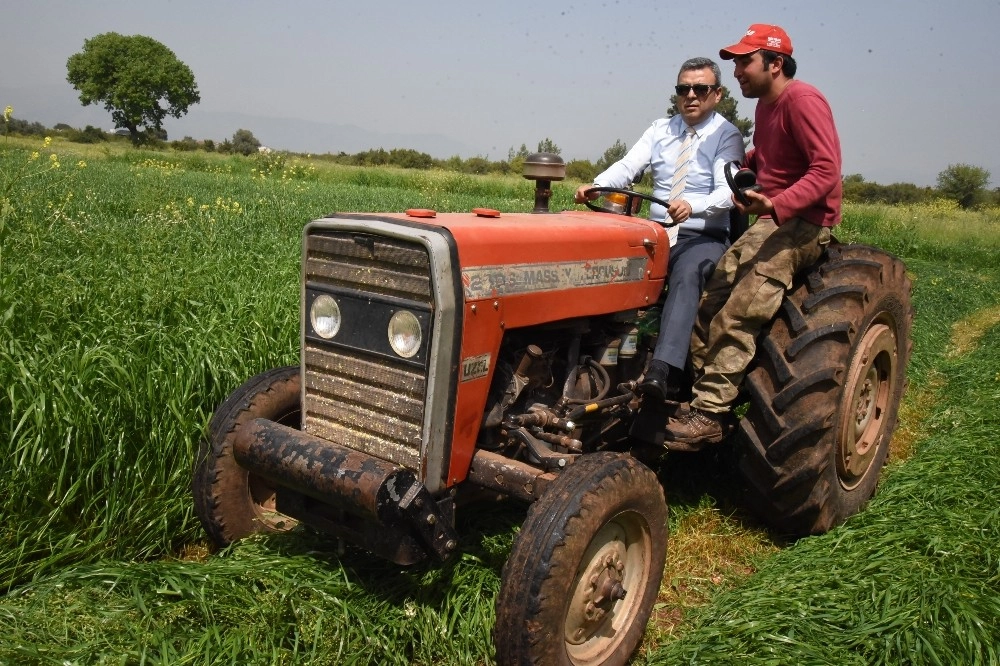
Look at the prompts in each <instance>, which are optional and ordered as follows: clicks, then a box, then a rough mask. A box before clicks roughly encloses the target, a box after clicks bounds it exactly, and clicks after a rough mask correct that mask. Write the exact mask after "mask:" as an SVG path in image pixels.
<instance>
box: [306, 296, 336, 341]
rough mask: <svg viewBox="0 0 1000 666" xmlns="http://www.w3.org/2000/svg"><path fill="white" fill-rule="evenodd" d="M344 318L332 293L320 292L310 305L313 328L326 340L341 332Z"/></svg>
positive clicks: (310, 318)
mask: <svg viewBox="0 0 1000 666" xmlns="http://www.w3.org/2000/svg"><path fill="white" fill-rule="evenodd" d="M343 321H344V318H343V314H342V313H341V310H340V304H339V303H337V299H336V298H334V297H333V296H331V295H330V294H319V295H318V296H317V297H316V298H315V299H314V300H313V302H312V304H311V305H310V306H309V323H310V324H311V325H312V330H313V331H314V332H315V333H316V335H318V336H319V337H321V338H323V339H324V340H330V339H332V338H333V337H335V336H336V335H337V333H339V332H340V327H341V325H342V324H343Z"/></svg>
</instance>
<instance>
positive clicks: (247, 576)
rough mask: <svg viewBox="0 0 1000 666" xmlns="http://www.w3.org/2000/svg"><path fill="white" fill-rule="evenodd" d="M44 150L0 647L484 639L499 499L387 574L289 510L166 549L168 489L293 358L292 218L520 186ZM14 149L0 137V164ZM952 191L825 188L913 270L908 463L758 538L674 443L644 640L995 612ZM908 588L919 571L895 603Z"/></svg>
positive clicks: (145, 656) (24, 286) (819, 639)
mask: <svg viewBox="0 0 1000 666" xmlns="http://www.w3.org/2000/svg"><path fill="white" fill-rule="evenodd" d="M57 149H58V150H59V151H60V154H59V156H58V159H59V161H60V162H61V166H60V167H59V168H58V169H48V170H45V171H44V172H42V173H40V175H39V176H38V177H37V178H36V177H32V178H31V179H22V180H20V181H18V182H17V183H16V184H15V186H14V188H13V196H11V197H10V201H11V202H12V208H11V210H8V209H6V208H5V209H3V210H5V211H7V212H5V213H4V214H3V217H2V218H0V222H2V226H0V240H2V244H0V454H2V455H0V503H2V504H0V506H2V507H3V508H2V512H0V515H2V517H3V520H2V521H0V590H3V591H6V592H7V594H6V595H5V596H4V597H2V598H0V618H2V619H0V626H3V627H4V631H3V632H0V663H7V662H10V663H55V662H59V663H63V662H70V663H72V662H80V663H88V662H91V663H98V662H101V661H115V662H124V663H131V662H152V663H158V662H166V663H188V662H198V663H233V662H234V661H241V662H246V663H400V664H402V663H418V664H431V663H469V664H473V663H484V662H488V661H489V660H490V658H491V657H490V655H491V654H492V650H491V648H490V645H489V640H490V638H489V632H490V627H491V625H492V618H493V615H492V614H493V609H492V603H493V598H494V596H495V593H496V589H497V586H498V585H499V572H500V568H501V567H502V564H503V561H504V559H505V557H506V554H507V552H508V550H509V547H510V543H511V540H512V535H513V533H514V531H515V530H516V525H517V524H518V522H519V520H520V518H521V517H522V516H521V514H520V512H519V511H517V510H512V511H510V510H497V511H495V512H475V513H474V514H462V515H460V517H459V520H460V521H461V525H460V530H461V532H462V534H463V543H462V552H463V555H462V556H461V558H459V559H458V560H457V561H456V562H454V563H452V564H449V565H447V566H445V567H441V568H430V567H416V568H414V569H410V570H401V569H399V568H397V567H394V566H392V565H390V564H387V563H384V562H380V561H372V560H371V559H370V558H368V557H365V556H363V555H359V554H357V553H354V552H353V551H348V552H347V553H344V554H342V555H338V554H337V550H336V546H335V544H331V543H328V542H325V541H323V540H320V539H316V538H310V537H303V536H301V535H286V536H282V537H274V538H271V539H256V540H251V541H249V542H246V543H240V544H237V545H236V546H235V547H234V548H233V549H231V550H230V551H228V552H226V553H223V554H221V555H219V556H212V557H209V558H207V559H205V560H204V561H183V560H181V559H179V558H180V557H181V556H183V555H184V554H185V553H193V552H198V551H199V549H203V547H204V546H203V536H202V534H201V530H200V526H199V525H198V524H197V521H196V520H195V519H194V517H193V515H192V509H191V499H190V489H189V484H190V469H191V464H192V461H193V458H194V451H195V449H196V447H197V442H198V440H199V438H200V437H201V434H202V432H203V431H204V428H205V426H206V423H207V421H208V419H209V418H210V415H211V412H212V410H213V409H214V407H215V406H216V405H217V404H218V403H219V402H221V401H222V399H223V398H224V397H225V396H226V395H227V394H228V392H229V391H231V390H232V389H233V388H234V387H235V386H237V385H239V384H240V383H241V382H242V381H243V380H244V379H246V378H247V377H249V376H251V375H253V374H255V373H256V372H258V371H261V370H264V369H266V368H269V367H274V366H277V365H282V364H286V363H294V362H296V361H297V354H298V350H297V337H298V280H299V257H298V253H299V247H300V233H301V228H302V225H303V224H304V223H306V222H308V221H309V220H311V219H314V218H317V217H320V216H322V215H324V214H326V213H329V212H333V211H351V210H358V211H377V210H396V211H398V210H404V209H406V208H410V207H433V208H437V209H438V210H442V211H444V210H468V209H470V208H472V207H476V206H485V207H492V208H497V209H500V210H505V211H511V210H528V209H530V208H531V206H532V204H533V199H532V184H531V183H528V182H526V181H524V180H522V179H517V178H502V177H489V178H486V177H475V176H467V175H459V174H451V173H446V172H420V171H405V170H400V169H374V168H370V169H360V168H351V167H344V166H339V165H330V164H323V163H316V164H312V163H311V162H309V161H308V160H306V159H304V158H291V157H288V158H283V159H282V160H275V159H274V158H273V157H272V158H268V159H261V158H257V159H245V158H242V157H228V156H219V155H201V154H185V153H171V152H162V153H161V152H155V151H133V150H127V151H112V150H103V151H102V150H100V149H93V148H90V147H85V149H81V152H79V153H74V154H70V153H69V152H67V151H69V150H70V149H69V148H67V147H65V146H58V145H57ZM73 149H74V150H75V148H73ZM31 153H32V148H31V147H30V146H13V147H12V146H0V173H2V174H11V173H14V172H15V171H16V170H17V169H19V168H21V167H22V166H23V165H24V164H26V163H27V162H28V161H30V160H31ZM42 159H43V160H44V159H48V158H47V156H46V155H43V156H42ZM81 164H82V166H81ZM574 188H575V184H570V183H555V184H554V190H555V197H554V202H553V207H554V208H557V209H558V208H568V207H570V205H571V204H570V196H571V193H572V190H573V189H574ZM925 213H926V214H925ZM934 215H937V217H934ZM964 215H965V214H959V213H956V212H955V211H950V212H949V211H944V212H938V213H934V214H933V215H932V214H931V212H930V211H924V212H921V213H920V214H919V215H918V214H914V213H913V212H912V211H897V210H894V209H880V208H875V207H850V208H848V210H847V211H846V215H845V218H846V219H845V223H844V225H843V226H842V227H841V228H840V229H838V232H837V233H838V236H840V237H841V238H842V239H845V240H852V241H862V242H871V243H873V244H878V245H882V246H884V247H886V248H887V249H890V250H891V251H895V252H897V253H899V254H901V255H902V256H903V257H904V258H905V259H906V260H907V263H908V266H909V268H910V270H911V271H912V273H913V276H914V284H915V294H914V299H915V304H916V308H917V319H916V322H915V326H914V338H915V341H914V348H915V354H914V358H913V360H912V363H911V370H910V376H911V394H913V393H914V389H916V390H917V391H919V390H927V391H930V392H932V399H931V400H929V401H928V403H927V404H928V406H927V407H926V408H925V409H924V410H923V411H920V412H917V413H916V414H915V415H914V416H913V417H912V418H914V419H915V420H919V421H920V424H921V425H922V428H923V430H922V431H921V432H923V433H925V434H924V435H923V436H922V439H921V440H920V441H918V442H917V445H916V455H915V456H914V458H913V459H911V460H910V461H908V462H906V463H903V464H901V463H895V464H894V466H893V467H892V468H891V470H890V473H889V474H888V475H887V478H886V483H885V484H884V487H883V489H882V491H881V492H880V494H879V496H878V498H877V500H876V502H875V503H874V504H873V506H872V507H871V508H870V509H869V510H868V511H866V512H865V513H863V514H862V515H861V516H859V517H857V518H856V519H854V520H852V521H850V522H849V523H848V524H847V525H846V526H844V527H842V528H839V529H838V530H837V531H835V532H834V533H832V534H830V535H828V536H826V537H819V538H813V539H806V540H803V541H801V542H799V543H798V544H796V545H795V546H794V547H792V548H787V549H785V550H781V546H783V544H776V543H774V542H772V541H770V540H769V539H768V537H767V535H766V533H765V532H763V531H762V530H760V529H758V528H756V527H755V526H754V525H753V524H752V523H750V522H749V521H747V520H746V519H745V518H744V517H743V516H742V514H741V513H740V512H739V508H738V507H736V506H734V505H733V504H732V501H731V498H730V497H729V496H728V495H727V491H726V488H727V480H726V478H725V476H724V475H720V474H716V473H715V471H714V470H710V471H709V473H707V474H706V473H705V472H704V470H702V473H701V476H698V474H697V473H695V472H696V470H693V469H692V466H696V465H698V464H701V465H703V466H707V465H710V464H712V461H701V462H700V463H699V461H696V460H690V461H688V462H687V463H678V464H676V465H673V466H672V467H671V468H670V469H668V470H667V471H666V473H665V475H664V481H665V483H666V484H667V485H666V488H667V493H668V499H669V500H670V503H671V509H672V516H671V527H672V529H673V531H674V533H675V535H676V536H677V539H676V541H675V543H674V544H673V545H672V550H671V562H670V563H668V572H667V575H666V577H665V583H664V590H665V591H664V594H663V596H662V597H661V602H660V604H658V608H657V611H656V615H655V618H654V619H655V622H656V626H654V627H653V628H652V629H651V631H650V633H649V643H648V644H647V645H646V647H645V652H644V653H643V654H644V656H643V657H642V658H648V659H650V660H651V661H654V662H657V663H660V662H661V661H663V660H665V659H667V658H670V659H673V658H674V657H675V656H676V657H679V658H681V659H684V660H689V661H694V662H701V663H711V662H712V660H713V659H716V658H718V659H721V660H723V661H725V650H724V649H723V648H722V647H719V648H718V649H716V648H713V647H712V645H715V644H716V643H717V644H718V645H719V646H729V647H728V648H726V649H731V650H732V654H734V655H746V658H745V659H742V658H741V660H749V661H754V660H757V661H764V660H766V655H768V654H773V651H774V650H775V649H778V650H779V651H778V653H777V654H779V655H781V656H782V657H789V660H790V661H795V660H796V659H799V658H801V659H799V660H800V661H806V662H808V661H810V659H812V658H815V659H816V660H817V661H815V662H814V663H833V657H830V659H828V660H827V661H823V659H825V658H826V657H824V655H827V652H826V651H825V648H824V645H825V643H824V641H825V640H827V639H828V638H829V637H828V636H826V635H824V634H823V632H821V631H820V630H819V627H821V626H824V625H825V624H829V625H830V626H833V627H836V628H837V632H839V634H838V636H837V640H836V641H835V642H834V646H835V648H834V649H833V651H831V652H830V653H829V655H835V656H836V657H837V658H838V659H840V660H841V662H846V663H851V660H854V661H859V660H860V661H863V662H865V663H867V662H869V661H878V659H880V657H878V655H879V654H881V653H880V652H879V651H880V650H882V651H883V652H884V654H885V655H889V656H888V657H886V658H885V659H883V661H885V662H886V663H891V661H892V659H897V658H901V659H902V661H910V662H913V663H933V659H932V657H931V652H930V650H931V649H933V650H942V649H945V648H947V649H959V647H958V646H955V645H952V643H951V642H950V641H951V640H952V639H950V638H947V637H945V636H941V635H936V634H935V632H938V633H941V632H944V631H951V630H952V629H954V628H960V629H962V630H963V631H966V632H967V633H969V635H970V637H971V638H972V639H973V641H979V644H980V645H982V644H983V642H984V641H986V640H987V639H990V638H992V639H993V641H994V642H996V639H997V634H996V631H997V630H996V629H994V628H991V627H996V626H997V624H998V621H1000V616H998V614H997V612H996V608H995V605H994V604H992V602H989V601H988V600H987V601H983V600H982V599H980V598H979V597H980V596H982V594H983V593H984V592H988V591H989V590H993V591H994V592H995V591H996V587H997V586H996V578H995V573H996V566H995V565H996V561H997V557H998V554H1000V553H998V550H997V547H996V546H995V545H994V544H995V543H997V541H996V538H995V537H996V533H995V531H996V518H997V516H996V513H995V511H994V512H993V513H990V511H989V509H988V507H987V505H986V499H985V498H986V496H987V495H986V489H987V488H989V487H990V484H993V486H995V485H997V482H998V480H1000V479H998V477H1000V471H998V470H997V469H996V467H995V465H993V464H991V463H992V461H988V463H987V464H974V462H981V460H980V459H981V458H982V455H981V454H980V453H979V452H981V451H992V452H993V453H995V451H993V449H992V448H991V447H994V446H995V445H994V443H993V442H992V440H988V439H987V438H988V436H989V432H990V431H991V429H995V425H996V421H995V417H993V416H991V414H992V412H991V411H990V409H989V407H988V405H989V404H990V403H989V401H990V400H993V401H994V402H995V400H996V398H997V397H1000V396H997V395H996V387H997V386H998V381H1000V380H998V374H1000V359H998V358H996V356H995V355H991V354H989V353H988V352H987V351H984V350H987V349H989V348H990V346H989V343H991V342H995V340H996V333H995V331H994V332H993V333H990V334H989V335H991V336H992V337H988V338H987V339H986V341H985V342H980V344H979V347H978V348H977V349H978V351H976V352H975V353H973V354H971V355H968V356H963V355H959V356H954V355H949V354H948V353H946V352H947V350H948V348H949V340H950V336H951V327H952V324H953V323H954V322H956V321H958V320H962V319H965V318H968V317H971V316H973V315H974V314H975V313H977V312H980V311H983V310H984V309H988V308H991V307H992V308H995V307H996V306H997V303H998V301H1000V297H998V296H997V294H998V293H1000V289H998V286H1000V285H998V282H1000V266H997V264H996V261H995V257H996V252H995V250H996V243H997V237H998V234H996V233H995V227H994V224H995V222H996V221H995V220H994V219H993V218H991V217H989V216H988V215H981V216H979V217H974V216H973V217H968V218H966V217H964ZM949 220H954V221H956V225H955V226H954V227H947V225H946V223H947V222H948V221H949ZM944 228H951V229H953V230H952V231H949V233H948V234H946V235H941V234H940V230H941V229H944ZM963 234H964V235H963ZM994 346H995V345H994ZM991 373H992V374H991ZM935 374H936V375H937V376H939V377H941V378H943V380H941V381H938V382H932V381H930V380H929V379H928V378H929V377H931V376H932V375H935ZM977 391H979V393H980V394H979V395H976V392H977ZM991 396H992V397H991ZM956 415H958V416H956ZM949 430H954V432H955V433H957V436H958V438H959V440H960V441H958V442H953V441H952V437H951V436H950V435H949V434H948V433H949ZM953 452H954V453H953ZM951 456H958V458H957V460H959V461H965V460H968V461H970V462H968V463H963V464H951V465H949V464H947V461H948V460H950V459H951V458H950V457H951ZM977 456H979V458H977ZM994 457H995V456H994ZM685 465H688V467H685ZM918 526H919V529H918ZM975 530H978V531H975ZM779 550H781V552H780V554H779V555H778V556H776V557H772V554H773V553H774V552H776V551H779ZM956 553H957V554H956ZM977 561H979V562H985V563H986V564H985V565H983V566H986V567H987V569H986V570H985V571H986V573H985V574H984V570H983V569H982V568H981V569H980V570H979V571H978V572H975V571H973V570H972V568H973V565H974V563H975V562H977ZM699 563H702V564H701V565H700V564H699ZM670 567H674V568H670ZM758 569H760V572H759V573H756V574H754V575H752V576H751V574H752V573H753V572H754V571H756V570H758ZM788 581H792V582H793V583H794V589H791V588H790V587H789V585H788V584H787V582H788ZM925 584H926V585H930V584H933V586H934V594H933V595H930V596H928V597H927V598H926V600H921V599H918V598H917V597H916V596H915V595H916V590H917V589H918V588H919V586H920V585H925ZM734 588H735V589H734ZM671 590H672V591H673V592H671ZM725 590H732V591H731V592H728V593H727V592H725ZM720 594H721V596H720ZM786 599H787V607H784V606H782V605H781V604H782V603H784V600H786ZM706 603H707V604H709V605H708V606H707V607H706V610H705V611H704V613H705V614H704V615H700V616H699V617H698V618H696V619H695V620H692V618H691V612H692V609H693V608H697V607H699V606H702V605H704V604H706ZM758 605H759V608H758ZM896 606H899V607H900V609H896V610H893V612H892V613H890V612H889V611H890V610H892V609H894V608H895V607H896ZM782 608H784V609H785V610H782ZM779 611H780V612H779ZM880 613H881V614H880ZM973 616H975V617H978V618H979V621H981V622H982V627H985V628H980V625H977V624H975V622H974V621H973V620H972V619H971V618H973ZM810 618H811V619H810ZM883 620H885V621H883ZM931 620H934V623H932V622H931ZM800 621H801V622H802V624H801V625H800ZM741 623H742V624H741ZM935 623H936V624H935ZM949 623H950V624H949ZM970 623H971V624H970ZM990 623H992V624H990ZM800 626H802V627H804V628H803V629H799V627H800ZM755 627H757V628H760V631H757V630H755V629H754V628H755ZM806 627H807V628H806ZM970 627H971V628H970ZM713 632H715V633H713ZM723 634H725V635H724V636H723ZM730 634H732V638H731V639H730V638H726V636H729V635H730ZM678 636H679V637H681V638H680V640H679V641H676V642H675V639H676V637H678ZM726 641H728V642H726ZM852 641H853V642H852ZM661 643H662V644H665V645H666V646H667V647H666V648H665V649H663V650H661V649H659V648H658V646H659V645H660V644H661ZM776 645H777V646H778V647H777V648H776V647H775V646H776ZM970 645H974V643H972V644H970ZM852 646H854V647H852ZM923 646H926V647H923ZM973 650H974V647H970V648H968V649H967V650H966V651H965V652H961V651H959V652H957V654H963V655H972V654H973ZM982 654H985V655H987V656H988V655H989V654H991V653H988V652H983V653H982ZM829 655H827V656H829ZM902 655H910V656H909V658H903V657H902ZM793 657H794V658H793ZM778 661H779V662H782V663H786V661H788V660H786V659H784V658H779V659H778ZM973 661H974V660H973ZM970 663H973V662H970Z"/></svg>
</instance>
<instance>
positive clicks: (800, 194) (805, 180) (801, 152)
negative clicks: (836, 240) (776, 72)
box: [747, 79, 843, 227]
mask: <svg viewBox="0 0 1000 666" xmlns="http://www.w3.org/2000/svg"><path fill="white" fill-rule="evenodd" d="M747 165H748V166H749V167H750V168H751V169H753V170H754V171H756V172H757V182H758V183H760V186H761V189H762V193H763V194H764V196H766V197H767V198H769V199H770V200H771V203H773V204H774V213H775V218H776V219H775V222H776V223H778V224H781V222H782V221H784V220H788V219H791V218H793V217H801V218H803V219H805V220H807V221H809V222H812V223H813V224H817V225H819V226H823V227H832V226H834V225H836V224H839V223H840V203H841V199H842V198H843V187H842V183H841V162H840V139H839V138H838V136H837V128H836V126H835V125H834V123H833V112H832V111H831V110H830V104H829V103H828V102H827V101H826V98H825V97H823V94H822V93H821V92H820V91H819V90H817V89H816V88H814V87H813V86H811V85H809V84H808V83H803V82H802V81H798V80H795V79H793V80H792V81H791V82H790V83H789V84H788V85H787V86H786V87H785V89H784V90H783V91H782V92H781V95H780V96H779V97H778V99H777V100H775V101H774V102H773V103H772V104H765V103H764V102H762V101H758V102H757V113H756V117H755V120H754V135H753V149H752V150H751V151H750V152H749V153H747Z"/></svg>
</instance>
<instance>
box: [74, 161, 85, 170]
mask: <svg viewBox="0 0 1000 666" xmlns="http://www.w3.org/2000/svg"><path fill="white" fill-rule="evenodd" d="M76 165H77V166H78V167H80V168H81V169H85V168H87V163H86V162H84V161H83V160H80V161H79V162H77V163H76Z"/></svg>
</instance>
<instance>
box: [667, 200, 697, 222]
mask: <svg viewBox="0 0 1000 666" xmlns="http://www.w3.org/2000/svg"><path fill="white" fill-rule="evenodd" d="M667 215H669V216H670V219H671V220H673V221H674V222H676V223H677V224H680V223H681V222H683V221H685V220H687V219H688V218H689V217H691V204H689V203H688V202H687V201H684V199H674V200H673V201H671V202H670V205H669V206H667Z"/></svg>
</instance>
